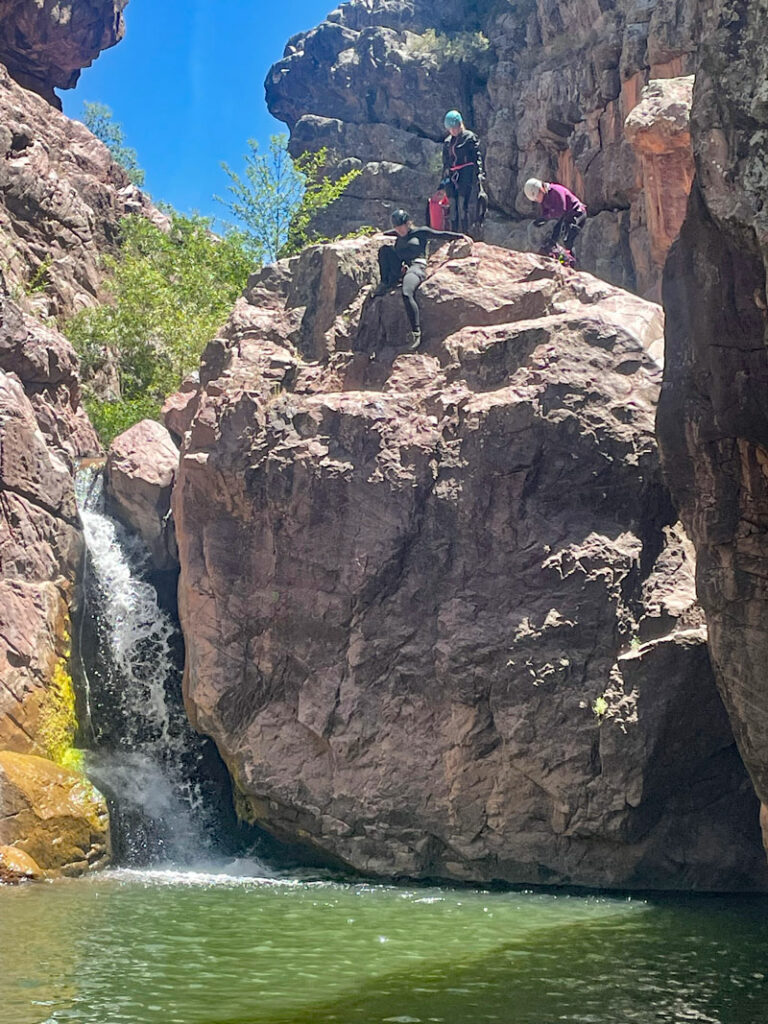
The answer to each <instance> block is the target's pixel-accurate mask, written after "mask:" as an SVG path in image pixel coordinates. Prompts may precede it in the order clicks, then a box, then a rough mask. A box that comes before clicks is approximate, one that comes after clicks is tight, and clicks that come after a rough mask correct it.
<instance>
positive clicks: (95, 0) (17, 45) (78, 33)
mask: <svg viewBox="0 0 768 1024" xmlns="http://www.w3.org/2000/svg"><path fill="white" fill-rule="evenodd" d="M127 4H128V0H0V64H4V65H5V66H6V67H7V68H8V70H9V71H10V73H11V75H12V76H13V77H14V78H15V79H16V81H17V82H18V83H19V84H20V85H23V86H24V88H25V89H32V90H33V91H34V92H38V93H40V95H41V96H44V97H45V98H46V100H48V102H50V103H52V104H54V105H55V106H58V105H59V102H58V99H57V97H56V94H55V93H54V91H53V90H54V89H71V88H72V87H73V86H74V84H75V82H76V81H77V79H78V78H79V77H80V69H81V68H84V67H88V66H89V65H90V64H91V63H92V61H94V60H95V59H96V57H98V55H99V53H101V51H102V50H106V49H107V48H108V47H110V46H114V45H115V43H117V42H119V40H120V39H122V37H123V33H124V31H125V25H124V23H123V10H124V9H125V7H126V5H127Z"/></svg>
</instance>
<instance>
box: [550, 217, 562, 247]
mask: <svg viewBox="0 0 768 1024" xmlns="http://www.w3.org/2000/svg"><path fill="white" fill-rule="evenodd" d="M563 227H564V219H563V218H562V217H561V218H560V220H558V221H555V226H554V228H552V235H551V237H550V239H549V248H550V249H554V248H555V246H556V245H560V243H561V241H562V237H563Z"/></svg>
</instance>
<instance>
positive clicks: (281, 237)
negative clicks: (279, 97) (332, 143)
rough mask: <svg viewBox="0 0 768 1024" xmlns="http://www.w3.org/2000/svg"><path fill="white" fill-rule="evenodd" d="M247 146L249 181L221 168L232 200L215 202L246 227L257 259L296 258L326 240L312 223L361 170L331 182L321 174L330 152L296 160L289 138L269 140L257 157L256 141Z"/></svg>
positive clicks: (247, 177)
mask: <svg viewBox="0 0 768 1024" xmlns="http://www.w3.org/2000/svg"><path fill="white" fill-rule="evenodd" d="M248 145H249V146H250V153H248V154H246V156H245V157H244V158H243V159H244V162H245V178H241V177H240V175H239V174H237V173H236V172H235V171H233V170H232V169H231V168H230V167H229V166H228V165H227V164H226V163H223V164H222V165H221V166H222V167H223V168H224V170H225V171H226V173H227V175H228V176H229V180H230V184H229V185H228V186H227V191H228V192H229V193H230V196H231V198H228V199H223V198H222V197H221V196H216V197H215V198H216V199H217V201H218V202H220V203H223V205H224V206H226V207H227V209H228V210H229V212H230V213H231V214H232V215H233V216H234V217H235V218H236V219H237V221H238V223H239V224H240V225H242V230H243V233H244V235H245V237H246V240H247V242H248V244H249V245H250V247H251V250H252V251H253V252H254V254H257V255H258V256H259V257H261V258H262V259H264V260H268V261H271V260H275V259H281V258H283V257H285V256H292V255H293V254H294V253H297V252H300V251H301V250H302V249H303V248H304V247H305V246H307V245H310V244H311V243H313V242H319V241H326V239H324V238H320V237H319V236H318V235H317V234H316V233H315V232H314V231H313V229H312V221H313V219H314V217H315V215H316V214H317V213H319V212H320V210H324V209H325V208H326V207H327V206H330V204H331V203H333V202H335V201H336V200H337V199H338V198H339V196H340V195H341V194H342V193H343V192H344V191H345V189H346V188H347V186H348V185H349V184H350V182H352V181H353V180H354V179H355V178H356V177H357V176H358V175H359V174H360V171H359V170H357V169H354V170H352V171H348V172H347V173H346V174H342V175H341V176H340V177H339V178H337V179H336V180H331V179H330V178H329V177H327V176H326V175H323V174H322V171H323V168H324V167H325V165H326V163H327V160H328V153H327V150H326V149H321V150H319V151H318V152H317V153H304V154H303V155H302V156H300V157H298V159H296V160H292V159H291V157H290V155H289V153H288V149H287V145H288V137H287V136H286V135H273V136H271V138H270V140H269V149H268V150H267V152H266V153H260V152H259V145H258V143H257V142H256V140H255V139H249V140H248Z"/></svg>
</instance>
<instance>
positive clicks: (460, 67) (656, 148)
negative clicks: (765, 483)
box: [265, 0, 695, 297]
mask: <svg viewBox="0 0 768 1024" xmlns="http://www.w3.org/2000/svg"><path fill="white" fill-rule="evenodd" d="M694 13H695V5H694V4H693V3H692V0H647V2H646V0H643V2H638V0H618V2H610V3H600V4H597V3H593V2H590V0H568V2H566V3H557V4H554V3H552V2H551V0H538V2H533V0H521V2H512V0H497V2H493V3H489V4H478V3H476V2H474V0H455V2H453V3H450V4H447V5H446V4H441V5H439V6H438V7H437V8H436V7H435V5H434V4H431V3H427V0H352V2H350V3H345V4H342V5H341V6H340V7H339V8H338V9H337V10H335V11H333V12H331V13H330V14H329V15H328V17H327V19H326V20H325V21H324V22H323V23H322V24H321V25H319V26H318V27H317V28H315V29H313V30H311V31H310V32H307V33H302V34H301V35H299V36H296V37H295V38H293V39H292V40H290V41H289V43H288V45H287V47H286V50H285V54H284V57H283V59H282V60H281V61H279V62H278V63H277V64H275V65H274V67H273V68H272V69H271V71H270V73H269V75H268V76H267V80H266V83H265V84H266V94H267V102H268V104H269V107H270V110H271V111H272V113H273V114H274V116H275V117H277V118H279V119H280V120H282V121H284V122H285V123H286V124H287V125H288V127H289V129H290V133H291V140H290V148H291V152H292V153H294V154H298V153H301V152H306V151H316V150H318V149H319V148H321V147H323V146H324V147H327V148H328V150H329V154H330V160H331V165H332V166H333V167H335V168H339V169H341V170H348V169H350V168H351V167H357V168H359V169H360V170H361V171H362V173H361V174H360V176H359V177H358V178H357V179H356V180H355V181H353V182H352V184H351V185H350V186H349V188H348V189H347V192H346V193H345V195H344V196H343V197H342V199H341V200H340V201H339V202H338V203H336V204H334V206H333V207H332V208H331V209H330V210H329V211H328V213H327V214H326V215H325V216H324V217H323V218H321V219H320V220H319V222H318V226H319V227H320V228H321V230H323V231H325V232H326V233H327V234H329V235H331V236H333V235H336V234H339V233H343V232H346V231H349V230H350V229H353V228H356V227H358V226H359V225H360V224H361V223H369V224H374V225H377V226H380V227H381V226H386V224H387V221H388V214H389V212H390V211H391V210H392V209H393V208H394V207H395V206H402V205H406V206H409V207H410V208H411V210H412V211H413V213H414V215H415V217H416V218H417V219H421V217H422V212H423V209H424V204H425V200H426V198H427V196H428V195H429V194H430V193H431V192H432V191H433V190H434V188H435V187H436V185H437V183H438V181H439V179H440V155H439V153H440V147H439V142H440V140H441V139H442V137H443V135H444V131H443V127H442V123H443V115H444V114H445V111H446V110H447V109H448V108H450V107H458V108H459V109H460V110H461V111H462V112H463V113H464V116H465V119H466V121H467V124H468V125H469V127H471V128H473V129H475V130H476V131H477V132H478V133H479V134H480V136H481V139H482V140H483V142H484V146H485V151H486V163H487V168H488V177H489V192H490V196H491V200H492V212H491V215H490V216H489V218H488V219H487V221H486V224H485V228H484V237H485V239H486V240H488V241H492V242H495V243H498V244H503V245H508V246H510V247H512V248H516V249H533V250H536V249H538V247H539V245H540V244H541V242H542V240H543V234H542V231H541V230H538V229H535V228H534V227H533V226H532V218H533V216H534V207H533V205H532V204H531V203H529V202H528V201H527V200H526V199H525V198H524V197H523V195H522V185H523V182H524V181H525V179H526V178H528V177H529V176H531V175H536V176H538V177H542V178H544V179H547V180H556V181H560V182H562V183H563V184H565V185H567V186H568V187H569V188H571V189H573V190H574V191H575V192H576V193H577V194H578V195H580V196H581V197H582V198H583V199H584V200H585V202H586V203H587V206H588V208H589V212H590V218H589V221H588V224H587V227H586V229H585V230H584V232H583V235H582V238H581V239H580V241H579V243H578V246H577V254H578V256H579V260H580V265H581V266H583V267H584V268H585V269H587V270H591V271H593V272H594V273H596V274H598V275H599V276H601V277H603V278H604V279H606V280H608V281H611V282H613V283H615V284H619V285H621V286H623V287H628V288H631V289H634V290H636V291H638V292H640V293H641V294H647V295H650V296H654V297H657V296H658V291H659V282H660V278H661V270H662V267H663V262H664V258H665V256H666V252H667V249H668V247H669V243H670V241H671V239H672V238H674V237H675V236H676V234H677V230H678V229H679V226H680V222H681V220H682V215H683V210H684V204H685V197H686V195H687V191H688V189H689V187H690V180H691V165H692V157H691V151H690V138H689V135H688V131H687V106H686V93H687V99H688V101H689V99H690V87H691V80H690V77H689V76H690V75H691V73H692V72H693V68H694V51H695V42H694V39H695V25H694V20H695V19H694ZM680 76H683V77H682V78H681V77H680ZM671 79H674V80H675V82H676V85H675V86H672V87H671V88H672V91H673V93H674V95H673V96H671V97H668V98H666V99H660V97H659V94H660V92H663V90H664V89H666V88H669V87H667V86H664V85H660V84H659V83H660V82H664V81H665V80H671ZM651 81H653V82H654V85H653V86H652V87H651V91H650V94H649V95H648V94H646V95H645V96H644V95H643V89H644V87H645V86H646V85H648V83H649V82H651ZM641 103H643V104H644V112H643V114H642V115H641V120H642V121H643V122H644V124H643V127H642V129H641V130H640V131H638V130H637V128H635V130H634V131H632V132H631V133H628V132H627V131H626V130H625V127H624V125H625V121H626V118H627V116H628V115H629V114H630V113H631V112H632V111H633V110H635V108H636V107H637V106H638V104H641ZM681 104H682V106H681ZM654 124H655V125H656V126H657V127H655V128H654V127H653V126H654Z"/></svg>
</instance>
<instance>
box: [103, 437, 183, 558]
mask: <svg viewBox="0 0 768 1024" xmlns="http://www.w3.org/2000/svg"><path fill="white" fill-rule="evenodd" d="M178 465H179V450H178V448H177V447H176V445H175V444H174V443H173V439H172V437H171V435H170V433H169V432H168V430H166V428H165V427H164V426H163V425H162V424H160V423H157V422H155V421H154V420H141V422H140V423H136V424H134V426H132V427H130V428H129V429H128V430H126V431H124V432H123V433H122V434H120V435H119V436H118V437H116V438H115V439H114V441H113V442H112V444H111V445H110V447H109V451H108V453H107V466H106V471H107V493H108V498H109V506H110V511H111V512H112V513H113V514H114V515H115V516H117V518H118V519H120V520H121V521H122V522H124V523H125V524H126V525H127V526H128V527H129V528H130V529H131V530H132V531H134V532H135V533H137V534H138V535H139V536H140V537H141V539H142V540H143V541H144V544H145V545H146V547H147V549H148V551H149V555H150V558H151V561H152V564H153V566H154V567H155V568H156V569H159V570H160V571H163V570H167V569H174V568H175V567H176V565H177V557H176V539H175V537H174V531H173V520H172V519H171V489H172V488H173V483H174V480H175V479H176V470H177V468H178Z"/></svg>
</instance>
